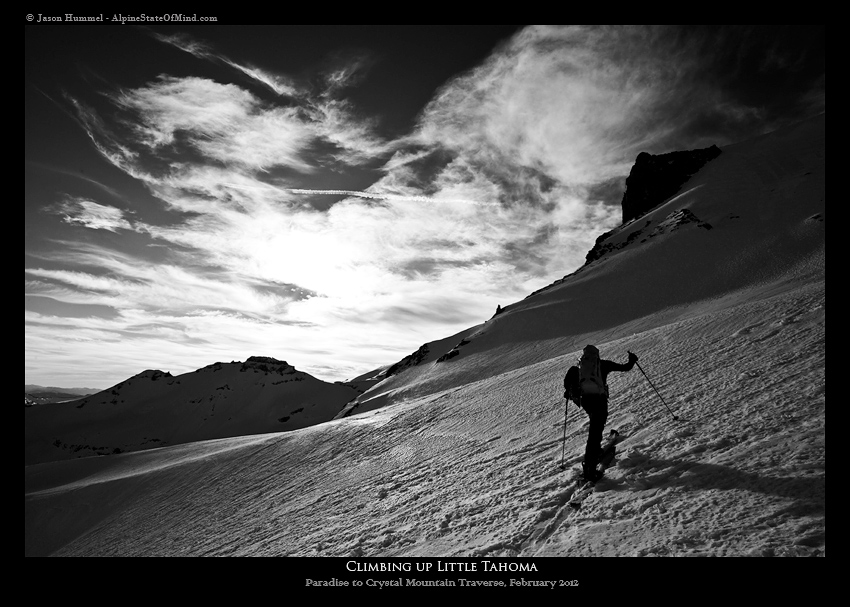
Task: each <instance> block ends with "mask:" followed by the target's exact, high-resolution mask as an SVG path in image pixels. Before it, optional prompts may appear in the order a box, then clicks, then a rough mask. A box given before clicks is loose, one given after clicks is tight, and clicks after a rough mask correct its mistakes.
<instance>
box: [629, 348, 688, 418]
mask: <svg viewBox="0 0 850 607" xmlns="http://www.w3.org/2000/svg"><path fill="white" fill-rule="evenodd" d="M629 354H631V352H629ZM635 364H636V365H637V368H638V369H640V372H641V373H643V376H644V377H645V378H646V381H648V382H649V385H650V386H652V389H653V390H655V393H656V394H658V398H660V399H661V402H662V403H664V406H665V407H667V403H666V402H664V398H663V397H662V396H661V393H660V392H659V391H658V388H656V387H655V385H654V384H653V383H652V381H650V379H649V376H648V375H647V374H646V371H644V370H643V367H641V366H640V363H639V362H638V361H635ZM667 411H668V412H669V413H670V415H673V412H672V411H670V407H667ZM673 419H675V420H678V419H679V416H678V415H673Z"/></svg>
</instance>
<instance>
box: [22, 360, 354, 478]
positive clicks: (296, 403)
mask: <svg viewBox="0 0 850 607" xmlns="http://www.w3.org/2000/svg"><path fill="white" fill-rule="evenodd" d="M357 395H358V392H357V390H355V389H354V388H352V387H350V386H346V385H342V384H331V383H327V382H324V381H321V380H319V379H317V378H315V377H313V376H312V375H309V374H307V373H303V372H301V371H298V370H297V369H295V367H293V366H292V365H289V364H287V363H286V362H284V361H279V360H276V359H274V358H269V357H262V356H253V357H250V358H249V359H248V360H246V361H245V362H230V363H220V362H218V363H215V364H212V365H209V366H207V367H204V368H202V369H198V370H196V371H194V372H191V373H185V374H182V375H177V376H172V375H171V374H170V373H167V372H163V371H158V370H147V371H144V372H142V373H139V374H138V375H135V376H133V377H131V378H129V379H127V380H125V381H123V382H121V383H119V384H116V385H115V386H113V387H111V388H108V389H106V390H103V391H101V392H98V393H96V394H92V395H90V396H86V397H84V398H80V399H77V400H72V401H69V402H64V403H57V404H53V405H51V406H50V407H31V408H28V409H27V411H26V418H25V424H24V427H25V452H24V453H25V463H26V464H27V465H29V464H35V463H43V462H48V461H55V460H62V459H69V458H74V457H86V456H91V455H106V454H117V453H124V452H128V451H139V450H142V449H150V448H153V447H163V446H166V445H176V444H181V443H189V442H195V441H199V440H207V439H212V438H224V437H231V436H243V435H248V434H261V433H265V432H280V431H284V430H294V429H297V428H303V427H305V426H311V425H313V424H317V423H321V422H324V421H328V420H330V419H332V418H333V416H334V415H336V414H337V413H338V412H339V411H340V409H341V408H342V407H343V406H344V405H345V404H346V403H347V402H348V401H350V400H351V399H353V398H354V397H355V396H357Z"/></svg>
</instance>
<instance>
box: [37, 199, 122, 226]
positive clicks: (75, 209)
mask: <svg viewBox="0 0 850 607" xmlns="http://www.w3.org/2000/svg"><path fill="white" fill-rule="evenodd" d="M48 210H50V211H51V212H54V213H58V214H61V215H62V216H63V219H64V220H65V221H66V222H67V223H71V224H77V225H82V226H85V227H87V228H92V229H94V230H108V231H110V232H117V231H118V230H132V229H133V226H132V224H131V223H130V222H129V221H128V220H127V219H125V217H124V212H123V211H121V210H120V209H117V208H115V207H112V206H107V205H102V204H99V203H97V202H94V201H93V200H86V199H84V198H74V197H71V196H68V197H66V199H65V200H64V201H62V202H59V203H57V204H55V205H53V206H52V208H49V209H48Z"/></svg>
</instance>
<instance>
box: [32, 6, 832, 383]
mask: <svg viewBox="0 0 850 607" xmlns="http://www.w3.org/2000/svg"><path fill="white" fill-rule="evenodd" d="M824 47H825V28H824V26H822V25H819V26H664V27H661V26H593V27H590V26H575V25H565V26H526V25H501V26H236V25H227V24H226V23H225V24H217V25H205V24H200V23H198V24H176V25H159V24H141V25H138V24H137V25H133V24H125V25H111V24H104V25H100V26H89V25H82V24H78V23H67V24H66V23H49V24H47V23H43V22H42V23H33V24H31V25H28V26H27V27H26V29H25V125H26V126H25V162H24V165H25V241H24V242H25V244H24V259H25V261H24V264H25V265H24V275H25V276H24V279H25V373H26V383H27V384H40V385H55V386H64V387H80V386H87V387H92V388H106V387H109V386H111V385H113V384H115V383H118V382H120V381H123V380H124V379H126V378H128V377H130V376H132V375H135V374H136V373H139V372H141V371H143V370H145V369H161V370H163V371H168V372H171V373H172V374H175V375H176V374H179V373H185V372H189V371H193V370H195V369H197V368H199V367H202V366H205V365H208V364H212V363H213V362H217V361H223V362H229V361H231V360H245V359H247V358H248V357H249V356H255V355H257V356H273V357H275V358H278V359H280V360H286V361H287V362H289V363H290V364H292V365H294V366H295V367H296V368H298V369H299V370H301V371H305V372H308V373H311V374H312V375H315V376H316V377H318V378H320V379H324V380H326V381H337V380H345V379H349V378H353V377H355V376H358V375H360V374H362V373H365V372H367V371H369V370H372V369H375V368H377V367H379V366H382V365H389V364H391V363H393V362H396V361H397V360H399V359H400V358H402V357H403V356H405V355H407V354H410V353H411V352H413V351H415V350H416V349H417V348H418V347H419V346H420V345H422V344H423V343H426V342H428V341H433V340H435V339H441V338H443V337H447V336H450V335H452V334H454V333H456V332H459V331H461V330H463V329H466V328H468V327H471V326H474V325H476V324H479V323H481V322H484V321H485V320H487V319H488V318H489V317H490V316H492V314H493V312H494V311H495V309H496V306H497V305H502V306H504V305H506V304H509V303H512V302H514V301H517V300H520V299H522V298H524V297H525V296H526V295H528V294H529V293H531V292H533V291H535V290H537V289H539V288H541V287H543V286H545V285H547V284H550V283H551V282H552V281H553V280H557V279H559V278H561V277H563V276H564V275H566V274H568V273H570V272H572V271H574V270H575V269H576V268H578V267H580V266H581V265H582V264H583V263H584V259H585V255H586V253H587V251H588V250H589V249H590V247H591V246H592V245H593V242H594V241H595V239H596V238H597V237H598V236H599V235H600V234H602V233H603V232H605V231H607V230H609V229H611V228H613V227H615V226H616V225H618V224H619V223H620V220H621V209H620V201H621V199H622V195H623V190H624V180H625V177H626V176H627V175H628V172H629V170H630V168H631V166H632V164H633V163H634V160H635V158H636V156H637V155H638V154H639V153H640V152H649V153H654V154H658V153H665V152H670V151H676V150H683V149H694V148H702V147H708V146H710V145H719V146H721V147H722V146H724V145H728V144H731V143H734V142H736V141H741V140H743V139H748V138H750V137H752V136H754V135H758V134H762V133H766V132H770V131H772V130H775V129H776V128H779V127H780V126H782V125H784V124H787V123H789V122H795V121H797V120H800V119H803V118H806V117H809V116H812V115H815V114H818V113H820V112H822V111H823V110H824V106H825V99H824V89H825V83H824V79H825V55H824Z"/></svg>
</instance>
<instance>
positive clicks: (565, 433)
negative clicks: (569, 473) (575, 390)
mask: <svg viewBox="0 0 850 607" xmlns="http://www.w3.org/2000/svg"><path fill="white" fill-rule="evenodd" d="M569 410H570V399H567V404H566V405H564V441H563V442H562V443H561V469H562V470H563V469H564V451H565V450H566V448H567V412H568V411H569Z"/></svg>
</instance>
